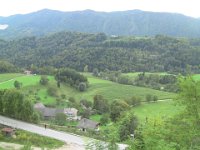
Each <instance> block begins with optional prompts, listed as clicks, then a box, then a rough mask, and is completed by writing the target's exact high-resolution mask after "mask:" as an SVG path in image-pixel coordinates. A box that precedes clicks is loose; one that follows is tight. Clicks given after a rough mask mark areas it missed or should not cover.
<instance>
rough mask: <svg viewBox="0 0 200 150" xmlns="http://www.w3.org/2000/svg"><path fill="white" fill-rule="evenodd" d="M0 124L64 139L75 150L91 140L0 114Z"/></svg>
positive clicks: (80, 148) (121, 149)
mask: <svg viewBox="0 0 200 150" xmlns="http://www.w3.org/2000/svg"><path fill="white" fill-rule="evenodd" d="M0 124H3V125H7V126H10V127H13V128H17V129H22V130H25V131H29V132H33V133H37V134H40V135H43V136H47V137H51V138H54V139H57V140H60V141H64V142H66V143H67V144H73V145H76V147H77V150H84V149H85V148H84V147H85V144H87V142H90V141H93V139H91V138H87V137H81V136H78V135H77V136H76V135H72V134H68V133H65V132H61V131H56V130H52V129H45V128H44V127H39V126H37V125H34V124H30V123H26V122H22V121H19V120H15V119H11V118H7V117H4V116H1V115H0ZM118 146H119V149H120V150H124V149H125V147H127V145H124V144H118Z"/></svg>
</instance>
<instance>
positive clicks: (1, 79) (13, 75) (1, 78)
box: [0, 73, 24, 83]
mask: <svg viewBox="0 0 200 150" xmlns="http://www.w3.org/2000/svg"><path fill="white" fill-rule="evenodd" d="M20 76H24V74H19V73H5V74H1V75H0V83H1V82H5V81H8V80H10V79H13V78H16V77H20Z"/></svg>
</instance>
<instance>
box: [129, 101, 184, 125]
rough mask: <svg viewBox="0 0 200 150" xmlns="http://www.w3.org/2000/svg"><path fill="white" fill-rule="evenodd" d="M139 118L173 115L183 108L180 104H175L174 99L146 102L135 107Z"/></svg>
mask: <svg viewBox="0 0 200 150" xmlns="http://www.w3.org/2000/svg"><path fill="white" fill-rule="evenodd" d="M133 109H134V112H135V114H136V116H137V117H138V118H139V120H142V121H143V120H145V119H146V117H147V118H148V119H151V118H155V117H172V116H174V115H175V114H177V113H178V112H180V111H181V110H182V108H181V107H180V106H177V105H175V103H174V101H172V100H168V101H161V102H156V103H146V104H142V105H140V106H138V107H135V108H133Z"/></svg>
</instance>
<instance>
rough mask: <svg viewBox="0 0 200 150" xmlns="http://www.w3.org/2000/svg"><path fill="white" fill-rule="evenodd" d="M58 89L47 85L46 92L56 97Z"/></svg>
mask: <svg viewBox="0 0 200 150" xmlns="http://www.w3.org/2000/svg"><path fill="white" fill-rule="evenodd" d="M57 92H58V90H57V89H56V88H55V87H49V88H48V89H47V93H48V94H49V95H50V96H54V97H57V94H58V93H57Z"/></svg>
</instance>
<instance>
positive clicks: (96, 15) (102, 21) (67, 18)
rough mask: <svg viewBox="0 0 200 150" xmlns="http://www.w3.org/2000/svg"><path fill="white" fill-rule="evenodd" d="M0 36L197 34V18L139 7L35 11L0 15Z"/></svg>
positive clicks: (199, 31)
mask: <svg viewBox="0 0 200 150" xmlns="http://www.w3.org/2000/svg"><path fill="white" fill-rule="evenodd" d="M0 24H7V25H8V28H7V29H6V30H0V38H16V37H25V36H38V35H44V34H47V33H52V32H59V31H63V30H67V31H78V32H87V33H97V32H104V33H106V34H108V35H134V36H154V35H156V34H164V35H169V36H179V37H180V36H181V37H182V36H183V37H200V30H199V26H200V20H199V19H195V18H192V17H187V16H184V15H181V14H174V13H155V12H146V11H140V10H130V11H117V12H109V13H107V12H95V11H92V10H85V11H74V12H60V11H54V10H47V9H44V10H41V11H38V12H34V13H30V14H25V15H14V16H10V17H0Z"/></svg>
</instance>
